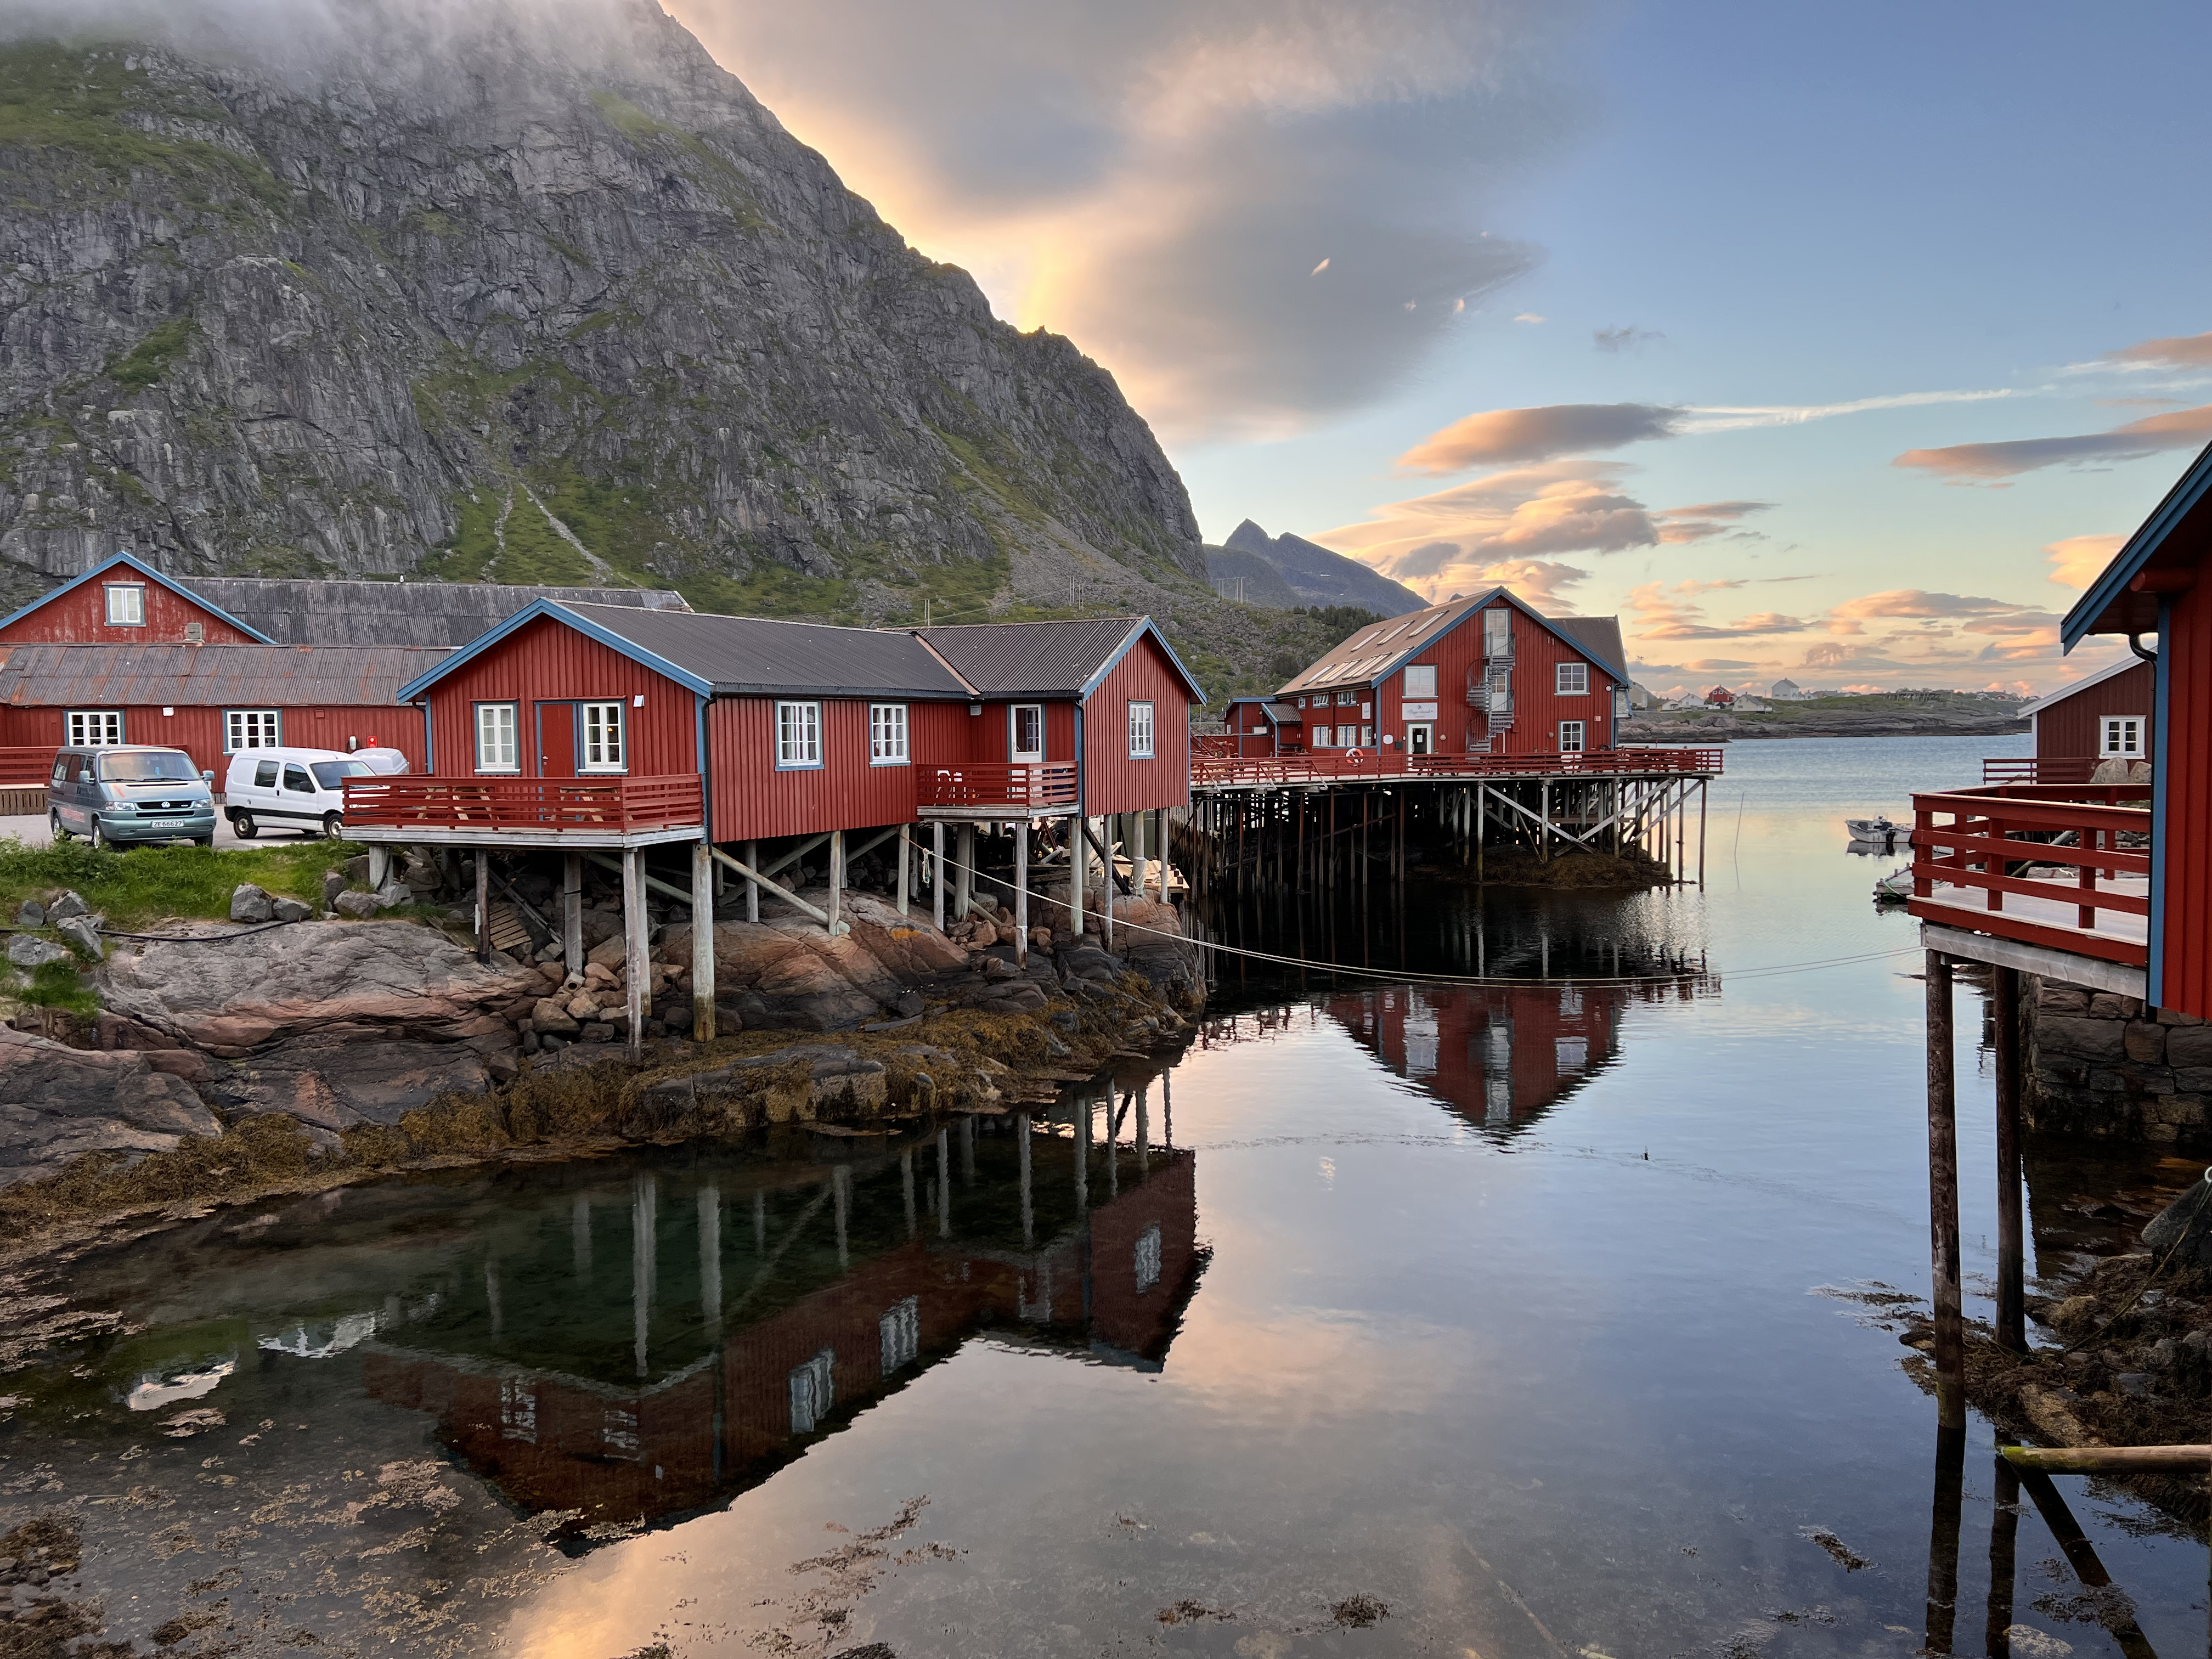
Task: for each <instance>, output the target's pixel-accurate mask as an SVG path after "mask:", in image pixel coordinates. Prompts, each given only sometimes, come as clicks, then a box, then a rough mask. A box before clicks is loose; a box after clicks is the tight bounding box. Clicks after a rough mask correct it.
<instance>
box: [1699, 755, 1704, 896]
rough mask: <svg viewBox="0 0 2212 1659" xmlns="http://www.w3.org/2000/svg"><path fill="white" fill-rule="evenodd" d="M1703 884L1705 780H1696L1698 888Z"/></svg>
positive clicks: (1702, 886)
mask: <svg viewBox="0 0 2212 1659" xmlns="http://www.w3.org/2000/svg"><path fill="white" fill-rule="evenodd" d="M1698 890H1699V892H1703V891H1704V890H1705V780H1704V779H1703V778H1699V780H1698Z"/></svg>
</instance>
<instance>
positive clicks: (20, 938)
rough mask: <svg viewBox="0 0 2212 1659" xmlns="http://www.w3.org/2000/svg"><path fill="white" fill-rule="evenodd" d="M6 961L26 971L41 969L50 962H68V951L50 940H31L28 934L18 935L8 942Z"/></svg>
mask: <svg viewBox="0 0 2212 1659" xmlns="http://www.w3.org/2000/svg"><path fill="white" fill-rule="evenodd" d="M8 960H9V963H11V964H13V965H14V966H15V967H17V968H21V969H25V970H26V971H27V970H29V969H33V968H43V967H45V966H46V964H47V963H50V962H68V961H70V953H69V951H67V950H66V949H64V947H63V946H61V945H57V944H55V943H54V942H53V941H52V939H33V937H32V936H31V935H30V934H28V933H18V934H16V935H15V937H14V938H13V939H9V941H8Z"/></svg>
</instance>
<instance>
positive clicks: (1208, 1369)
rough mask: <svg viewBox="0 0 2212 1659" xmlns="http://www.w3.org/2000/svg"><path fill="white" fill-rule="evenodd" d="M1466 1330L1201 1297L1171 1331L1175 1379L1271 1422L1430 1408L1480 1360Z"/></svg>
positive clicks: (1209, 1399) (1305, 1422)
mask: <svg viewBox="0 0 2212 1659" xmlns="http://www.w3.org/2000/svg"><path fill="white" fill-rule="evenodd" d="M1486 1369H1487V1368H1486V1364H1485V1362H1484V1358H1483V1350H1482V1349H1481V1348H1480V1346H1479V1345H1478V1344H1477V1342H1476V1340H1475V1337H1474V1333H1473V1332H1471V1331H1468V1330H1464V1329H1462V1328H1459V1327H1457V1326H1452V1325H1440V1324H1437V1323H1435V1322H1433V1321H1430V1320H1425V1319H1419V1318H1415V1317H1413V1316H1411V1315H1403V1314H1376V1313H1364V1312H1355V1311H1353V1310H1349V1309H1327V1310H1315V1311H1313V1312H1311V1313H1308V1314H1304V1315H1299V1314H1295V1313H1291V1312H1287V1311H1282V1310H1276V1311H1273V1312H1272V1313H1269V1314H1266V1315H1261V1314H1259V1313H1256V1312H1253V1311H1251V1310H1244V1309H1240V1308H1237V1307H1235V1306H1233V1305H1231V1304H1228V1303H1226V1302H1223V1303H1219V1304H1209V1305H1208V1307H1207V1309H1206V1317H1205V1318H1204V1319H1194V1320H1192V1321H1191V1322H1189V1323H1188V1325H1187V1326H1186V1327H1185V1328H1184V1329H1183V1331H1182V1334H1181V1335H1180V1336H1178V1337H1177V1338H1176V1348H1175V1366H1174V1369H1173V1371H1172V1373H1171V1376H1172V1378H1173V1381H1174V1383H1175V1385H1176V1389H1178V1390H1179V1391H1180V1392H1182V1393H1183V1394H1185V1395H1191V1396H1194V1398H1195V1399H1196V1400H1197V1401H1200V1403H1203V1404H1206V1405H1210V1406H1212V1407H1215V1408H1216V1409H1218V1410H1223V1411H1227V1412H1230V1413H1252V1412H1255V1411H1261V1412H1264V1413H1265V1414H1266V1417H1267V1421H1268V1423H1269V1424H1270V1425H1271V1426H1273V1425H1280V1426H1283V1427H1289V1428H1297V1427H1311V1426H1313V1425H1316V1424H1320V1423H1324V1422H1328V1421H1332V1420H1336V1419H1345V1418H1367V1417H1376V1416H1380V1415H1383V1414H1384V1413H1394V1412H1395V1413H1420V1412H1424V1411H1429V1410H1432V1409H1434V1408H1435V1407H1438V1406H1440V1405H1442V1404H1443V1403H1444V1402H1445V1401H1447V1400H1449V1399H1451V1398H1454V1397H1455V1396H1457V1395H1462V1394H1464V1393H1465V1392H1466V1391H1467V1390H1468V1388H1469V1387H1470V1386H1471V1385H1472V1384H1473V1383H1474V1380H1475V1379H1476V1378H1477V1376H1478V1375H1479V1374H1480V1373H1483V1372H1484V1371H1486Z"/></svg>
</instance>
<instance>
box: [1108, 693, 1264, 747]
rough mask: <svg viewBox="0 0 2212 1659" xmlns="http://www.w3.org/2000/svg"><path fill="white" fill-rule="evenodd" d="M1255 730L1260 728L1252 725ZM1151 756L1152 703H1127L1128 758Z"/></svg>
mask: <svg viewBox="0 0 2212 1659" xmlns="http://www.w3.org/2000/svg"><path fill="white" fill-rule="evenodd" d="M1252 729H1253V730H1254V731H1255V732H1256V731H1258V730H1259V729H1260V728H1259V727H1258V726H1254V727H1253V728H1252ZM1129 758H1130V759H1131V760H1150V759H1152V704H1150V703H1148V702H1133V703H1131V704H1130V705H1129Z"/></svg>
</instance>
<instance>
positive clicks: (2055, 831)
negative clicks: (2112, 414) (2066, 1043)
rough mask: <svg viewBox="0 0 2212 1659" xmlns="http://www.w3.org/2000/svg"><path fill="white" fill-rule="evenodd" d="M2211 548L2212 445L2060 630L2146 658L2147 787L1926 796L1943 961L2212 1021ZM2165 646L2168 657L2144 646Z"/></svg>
mask: <svg viewBox="0 0 2212 1659" xmlns="http://www.w3.org/2000/svg"><path fill="white" fill-rule="evenodd" d="M2208 550H2212V448H2208V449H2207V450H2206V451H2205V452H2204V453H2203V454H2200V455H2199V456H2198V457H2197V459H2196V461H2195V463H2194V464H2193V465H2191V467H2190V469H2189V471H2188V472H2187V473H2185V475H2184V476H2183V477H2182V479H2181V481H2180V482H2179V483H2177V484H2176V485H2175V486H2174V487H2173V489H2172V490H2171V491H2170V492H2169V493H2168V494H2167V495H2166V499H2165V500H2164V501H2161V502H2160V504H2159V506H2158V508H2157V510H2156V511H2155V512H2154V513H2152V514H2151V515H2150V517H2149V518H2148V519H2147V520H2144V522H2143V524H2142V526H2141V527H2140V528H2139V529H2137V530H2136V532H2135V534H2134V535H2133V536H2131V537H2130V538H2129V539H2128V542H2127V544H2126V545H2124V547H2122V548H2121V549H2120V550H2119V552H2118V554H2116V555H2115V556H2113V559H2112V562H2111V563H2110V564H2109V565H2107V566H2106V568H2105V570H2104V573H2103V574H2101V575H2100V576H2099V577H2098V578H2097V580H2095V582H2093V584H2091V586H2090V588H2089V591H2088V592H2087V593H2085V594H2084V595H2083V596H2082V598H2081V602H2080V603H2079V604H2077V605H2075V607H2074V609H2073V610H2072V611H2069V613H2068V614H2067V616H2066V618H2065V620H2064V622H2063V623H2062V624H2061V625H2060V629H2059V637H2060V639H2061V641H2063V643H2064V645H2065V647H2066V648H2067V649H2068V650H2069V651H2070V650H2072V649H2073V648H2074V647H2075V646H2077V645H2079V644H2080V643H2081V641H2083V640H2085V639H2087V637H2089V635H2093V634H2112V635H2123V636H2124V637H2126V639H2127V640H2128V641H2129V644H2130V647H2131V648H2132V649H2133V650H2134V651H2135V652H2136V653H2138V655H2139V657H2141V658H2146V659H2148V660H2147V661H2144V662H2142V669H2143V670H2144V671H2147V672H2148V675H2149V677H2150V678H2149V681H2148V693H2149V695H2148V699H2147V701H2146V702H2145V703H2144V704H2143V705H2142V711H2141V712H2142V718H2143V720H2144V735H2145V738H2146V747H2147V750H2148V758H2149V761H2150V776H2149V778H2148V779H2147V780H2146V779H2142V778H2141V777H2135V778H2132V779H2131V780H2130V781H2128V782H2124V783H2123V782H2118V781H2109V782H2106V783H2103V784H2093V783H2086V782H2075V783H2067V782H2047V781H2043V782H2036V783H2009V784H1999V785H1995V786H1984V787H1981V788H1978V789H1963V790H1957V791H1952V792H1948V793H1926V794H1920V795H1916V796H1915V797H1914V798H1913V799H1914V806H1915V809H1916V813H1917V823H1916V825H1915V828H1914V830H1913V854H1914V860H1913V898H1912V901H1911V909H1912V913H1913V914H1914V915H1917V916H1919V917H1920V918H1922V919H1923V921H1925V922H1926V923H1928V924H1929V926H1928V927H1927V929H1926V930H1925V937H1926V939H1927V943H1928V945H1929V949H1930V950H1932V951H1941V952H1942V953H1944V954H1947V955H1950V956H1954V957H1961V958H1964V959H1966V960H1972V961H1984V962H1990V963H1996V965H1998V966H2000V967H2004V968H2008V969H2025V970H2027V971H2031V972H2036V973H2041V974H2045V975H2049V976H2051V977H2052V978H2054V979H2057V980H2059V981H2063V982H2065V983H2070V984H2075V985H2086V986H2089V987H2093V988H2096V989H2101V990H2110V991H2115V992H2118V993H2120V994H2124V995H2130V996H2135V997H2139V998H2141V999H2142V1000H2143V1001H2145V1002H2147V1003H2148V1004H2149V1005H2150V1006H2153V1007H2155V1008H2160V1009H2165V1010H2169V1011H2172V1012H2179V1013H2184V1014H2192V1015H2196V1016H2198V1017H2200V1018H2212V581H2208V580H2204V572H2203V566H2204V561H2205V556H2206V553H2207V551H2208ZM2153 634H2154V635H2156V636H2157V648H2156V649H2155V651H2153V650H2152V649H2151V648H2150V647H2148V646H2145V645H2144V644H2143V642H2142V641H2143V638H2144V636H2145V635H2153ZM2142 684H2143V683H2142V681H2141V680H2139V679H2138V680H2136V681H2134V682H2133V684H2130V671H2129V670H2125V669H2124V670H2122V671H2120V672H2118V673H2115V674H2113V675H2112V676H2111V678H2109V679H2106V680H2105V681H2104V682H2103V686H2101V687H2096V686H2085V687H2084V688H2081V691H2082V692H2083V694H2085V695H2093V693H2094V691H2096V690H2103V689H2104V688H2106V687H2109V688H2114V689H2113V690H2112V691H2111V692H2110V693H2109V694H2108V695H2109V696H2111V697H2112V698H2114V699H2129V698H2133V697H2136V696H2142ZM2113 712H2114V713H2115V714H2130V713H2132V712H2134V711H2133V709H2132V708H2129V709H2119V710H2115V711H2113ZM2082 718H2083V719H2084V720H2087V719H2091V718H2093V719H2094V720H2096V721H2097V722H2098V730H2099V731H2100V732H2102V731H2103V730H2104V729H2105V727H2104V724H2103V723H2104V721H2105V720H2106V719H2107V718H2109V716H2107V715H2106V714H2103V713H2100V712H2099V711H2098V709H2097V707H2096V705H2095V704H2094V703H2091V704H2088V705H2086V706H2085V708H2084V710H2083V714H2082ZM2040 723H2041V717H2040V716H2039V726H2040ZM2069 740H2070V739H2069ZM2039 763H2040V761H2039ZM2132 770H2133V769H2132V768H2131V771H2132Z"/></svg>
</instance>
